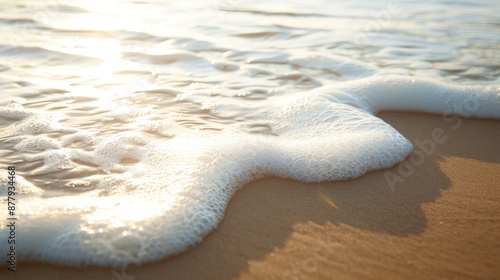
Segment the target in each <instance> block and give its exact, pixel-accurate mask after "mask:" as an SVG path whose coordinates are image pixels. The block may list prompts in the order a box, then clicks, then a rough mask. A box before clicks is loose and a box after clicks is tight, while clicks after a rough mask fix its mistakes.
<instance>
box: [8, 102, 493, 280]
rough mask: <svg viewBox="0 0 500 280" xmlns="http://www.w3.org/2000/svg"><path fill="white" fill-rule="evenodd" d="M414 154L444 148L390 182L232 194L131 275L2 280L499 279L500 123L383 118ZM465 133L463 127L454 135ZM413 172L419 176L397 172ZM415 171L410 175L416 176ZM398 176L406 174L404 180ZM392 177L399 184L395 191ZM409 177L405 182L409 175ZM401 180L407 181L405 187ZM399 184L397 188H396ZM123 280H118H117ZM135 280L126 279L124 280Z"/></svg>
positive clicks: (51, 268) (257, 187)
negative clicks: (173, 249)
mask: <svg viewBox="0 0 500 280" xmlns="http://www.w3.org/2000/svg"><path fill="white" fill-rule="evenodd" d="M379 116H380V117H381V118H382V119H383V120H385V121H386V122H387V123H389V124H390V125H392V126H394V127H395V128H396V129H397V130H398V131H400V132H401V133H402V134H403V135H404V136H405V137H406V138H408V139H409V140H411V142H412V143H413V144H414V145H415V140H418V141H421V142H423V141H424V140H425V139H432V134H433V131H434V130H435V129H442V130H443V132H444V133H443V134H442V135H441V139H444V138H446V139H445V140H444V141H443V142H442V143H436V147H435V151H433V152H432V153H430V154H429V155H427V154H424V155H425V158H424V160H423V163H421V164H420V165H418V164H417V165H416V164H415V163H420V161H416V160H415V159H416V158H413V161H410V159H412V155H414V154H415V152H416V151H418V150H419V148H418V147H415V149H414V152H413V154H412V155H410V156H409V157H408V158H407V159H405V160H404V161H403V162H401V163H399V164H397V165H396V166H394V167H392V168H390V169H388V170H379V171H372V172H369V173H368V174H366V175H364V176H361V177H360V178H357V179H353V180H344V181H337V182H324V183H317V184H306V183H301V182H296V181H290V180H285V179H280V178H266V179H263V180H259V181H256V182H252V183H250V184H248V185H246V186H244V187H242V188H241V189H240V190H238V191H237V192H236V195H235V196H234V197H233V198H232V199H231V201H230V203H229V205H228V208H227V209H226V213H225V216H224V218H223V220H222V222H221V223H220V224H219V225H218V227H217V228H216V229H215V230H214V231H212V232H211V233H210V234H208V235H207V236H206V237H205V238H204V239H203V240H202V241H201V242H200V243H198V244H196V245H195V246H193V247H192V248H190V249H189V250H188V251H186V252H184V253H182V254H180V255H177V256H172V257H168V258H166V259H163V260H161V261H158V262H153V263H146V264H142V265H139V266H135V265H132V266H128V267H126V268H125V269H124V270H122V269H114V271H113V269H111V268H98V267H84V268H73V267H63V266H58V265H52V264H46V263H38V262H36V263H26V262H20V263H19V264H18V268H17V270H18V271H17V272H15V273H12V272H8V271H7V269H6V268H5V267H4V269H3V270H2V271H1V272H0V277H1V278H2V279H129V280H132V279H136V280H140V279H368V278H369V279H404V278H413V279H495V278H498V277H500V267H499V266H498V263H500V216H499V213H500V204H499V203H498V201H500V190H499V189H498V187H499V183H500V149H499V148H498V139H500V122H498V121H491V120H476V119H464V118H459V119H457V120H460V122H454V123H450V122H446V121H445V120H444V119H443V117H441V116H437V115H425V114H414V113H397V112H388V113H382V114H380V115H379ZM458 123H459V125H457V124H458ZM402 165H404V166H406V167H408V166H413V167H414V170H413V171H412V172H410V171H407V170H408V168H406V169H402V168H401V166H402ZM410 170H411V168H410ZM402 171H403V173H401V172H402ZM387 172H392V173H391V174H393V175H395V176H401V177H402V178H404V182H397V183H396V184H395V185H394V186H393V188H392V189H391V187H390V186H389V183H388V181H387V174H388V173H387ZM405 172H406V173H405ZM403 175H405V176H406V177H404V176H403ZM391 178H392V177H391ZM119 277H121V278H119ZM127 277H128V278H127Z"/></svg>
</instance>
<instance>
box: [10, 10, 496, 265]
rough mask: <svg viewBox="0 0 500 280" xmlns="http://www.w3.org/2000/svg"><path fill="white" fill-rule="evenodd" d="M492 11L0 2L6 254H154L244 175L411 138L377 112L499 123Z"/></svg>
mask: <svg viewBox="0 0 500 280" xmlns="http://www.w3.org/2000/svg"><path fill="white" fill-rule="evenodd" d="M497 4H498V3H497V1H481V2H480V3H478V2H477V1H464V0H462V1H425V2H421V1H387V2H386V1H360V0H354V1H348V2H346V1H323V0H311V1H275V2H269V1H237V0H233V1H180V0H178V1H176V0H173V1H155V0H145V1H118V0H116V1H111V0H110V1H89V0H85V1H84V0H81V1H78V0H74V1H64V0H57V1H56V0H47V1H34V0H33V1H0V5H1V7H2V9H1V10H0V90H1V97H2V98H1V99H0V129H1V130H0V143H1V148H0V155H1V166H2V170H4V171H3V172H4V173H3V175H1V176H2V178H4V179H5V178H7V176H8V175H7V166H15V167H16V172H17V173H16V186H17V193H16V196H15V197H16V211H17V212H16V215H17V217H18V222H17V223H18V225H19V226H18V227H17V229H16V238H17V245H16V250H17V257H18V259H19V260H27V259H31V260H39V261H44V262H54V263H59V264H70V265H100V266H118V265H126V264H131V263H135V264H139V263H144V262H147V261H153V260H158V259H161V258H164V257H167V256H170V255H174V254H176V253H179V252H181V251H184V250H186V249H187V248H188V247H189V246H191V245H193V244H195V243H197V242H199V241H200V240H202V238H203V236H204V235H206V234H207V233H208V232H210V231H212V230H214V228H215V227H216V226H217V224H218V223H219V222H220V221H221V219H222V218H223V215H224V210H225V208H226V205H227V203H228V201H229V199H230V198H231V196H232V195H233V194H234V192H235V191H236V190H237V189H238V188H239V187H241V186H243V185H244V184H245V183H247V182H249V181H252V180H255V179H258V178H262V177H264V176H280V177H284V178H291V179H295V180H300V181H304V182H319V181H326V180H340V179H346V178H355V177H358V176H361V175H363V174H364V173H366V172H368V171H370V170H375V169H382V168H388V167H390V166H392V165H394V164H396V163H398V162H399V161H401V160H402V159H404V158H405V157H406V156H407V155H408V154H409V153H410V152H411V151H412V148H413V147H412V144H411V143H410V142H409V141H408V140H407V139H406V138H405V137H404V136H402V135H401V134H400V133H399V132H398V131H397V130H395V129H394V128H393V127H391V126H390V125H388V124H387V123H385V122H384V121H383V120H381V119H379V118H377V117H376V113H377V112H379V111H381V110H399V111H422V112H431V113H438V114H458V115H463V116H467V117H480V118H500V87H499V85H500V83H499V76H500V50H499V48H498V46H499V45H498V44H499V39H500V35H499V34H500V15H499V14H498V12H497V10H498V9H497ZM463 108H468V110H464V109H463ZM4 179H2V183H1V184H2V186H1V189H0V197H1V200H2V205H4V206H5V207H4V206H2V207H4V209H2V210H1V211H0V220H1V221H2V223H0V224H1V225H0V244H3V245H1V246H2V247H5V246H7V245H6V244H7V237H8V236H9V232H10V230H9V228H8V227H7V226H6V223H4V221H6V220H7V217H8V213H7V211H6V209H7V208H6V205H7V196H8V193H7V186H8V184H7V183H6V180H4ZM4 210H5V211H4ZM2 252H3V251H2ZM2 255H5V254H2ZM4 257H5V256H4ZM2 264H3V265H5V262H2Z"/></svg>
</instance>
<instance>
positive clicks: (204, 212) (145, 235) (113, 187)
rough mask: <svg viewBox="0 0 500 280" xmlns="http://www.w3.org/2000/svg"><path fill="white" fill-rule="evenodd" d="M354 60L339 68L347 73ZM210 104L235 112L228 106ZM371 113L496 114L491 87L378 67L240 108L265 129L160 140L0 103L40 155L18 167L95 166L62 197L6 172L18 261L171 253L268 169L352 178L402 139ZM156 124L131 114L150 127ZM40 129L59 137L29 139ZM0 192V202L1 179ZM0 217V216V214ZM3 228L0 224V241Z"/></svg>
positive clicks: (25, 147) (101, 261)
mask: <svg viewBox="0 0 500 280" xmlns="http://www.w3.org/2000/svg"><path fill="white" fill-rule="evenodd" d="M287 59H290V58H287ZM316 59H317V58H316ZM292 61H294V63H297V64H298V63H300V64H304V63H306V62H304V61H303V59H297V58H292ZM315 63H316V62H315ZM330 63H334V62H332V61H330ZM319 65H321V64H319ZM344 65H346V64H344ZM360 67H361V68H362V66H360V65H359V64H357V63H351V64H348V65H347V66H346V68H345V69H346V71H348V72H349V73H351V72H352V71H354V72H356V73H359V71H361V70H360V69H361V68H360ZM341 69H342V68H341ZM365 70H366V71H371V70H370V69H369V68H366V69H365ZM365 70H363V71H362V72H366V71H365ZM217 110H218V111H219V112H221V113H224V112H230V111H232V110H238V104H236V103H234V104H232V103H230V102H229V103H228V102H226V103H224V104H219V105H217ZM381 110H401V111H408V110H410V111H423V112H432V113H438V114H451V113H453V114H459V115H464V116H474V117H481V118H500V91H499V88H498V87H481V86H457V85H450V84H445V83H440V82H436V81H431V80H425V79H418V78H413V77H401V76H382V75H378V76H371V77H368V78H364V79H358V80H353V81H345V82H339V83H336V84H333V85H327V86H323V87H320V88H317V89H314V90H310V91H305V92H298V93H295V94H290V95H286V96H283V95H280V96H274V97H270V98H268V99H267V100H265V101H262V102H261V103H259V106H255V107H254V108H252V109H250V110H246V111H242V112H241V113H242V114H246V116H247V117H248V118H251V119H258V120H259V123H260V124H262V125H265V126H267V127H268V133H265V134H249V133H244V132H241V131H240V132H227V131H226V132H224V131H223V132H220V133H207V132H203V131H190V132H187V133H184V134H179V135H175V136H172V137H169V138H152V137H148V136H146V135H145V134H144V133H143V131H144V125H142V126H140V127H138V128H137V129H135V130H134V129H132V130H130V131H124V132H119V133H115V134H111V135H95V134H94V133H92V132H91V131H86V130H85V129H74V128H68V127H66V126H64V124H63V123H61V121H62V120H64V119H65V118H64V116H61V115H59V114H55V113H47V112H39V111H36V110H29V109H25V108H24V107H23V106H22V105H20V104H17V105H16V106H9V107H4V108H0V116H1V117H3V118H5V119H9V120H11V121H13V123H12V124H11V125H10V126H8V127H7V128H6V130H5V131H6V133H7V134H8V135H9V137H8V138H7V142H8V141H11V142H14V144H15V146H14V149H17V150H19V151H37V152H38V153H37V154H36V155H35V156H26V157H25V158H24V160H25V161H27V162H30V161H37V160H41V161H42V162H43V163H42V165H41V166H39V167H37V168H36V169H34V171H32V173H31V174H28V175H37V174H46V173H50V172H55V171H62V170H70V169H74V168H75V167H76V166H77V164H76V163H78V165H80V164H83V165H88V166H94V167H97V168H99V169H101V170H102V171H104V173H103V174H97V175H92V176H87V177H83V178H79V179H75V180H73V181H71V182H69V183H67V184H66V185H65V187H68V188H83V189H86V191H83V192H81V193H77V194H76V195H72V196H50V195H45V191H44V190H43V189H41V188H39V187H37V186H35V185H34V184H32V183H30V182H28V181H27V180H26V179H24V178H23V176H22V175H21V174H18V175H17V187H18V194H17V197H18V203H19V208H18V216H19V225H20V226H19V227H18V228H17V238H18V241H19V242H18V243H19V245H18V247H17V248H18V249H17V250H18V252H19V253H18V257H19V258H20V259H35V260H43V261H49V262H56V263H63V264H70V265H99V266H119V265H127V264H132V263H134V264H139V263H144V262H148V261H154V260H158V259H161V258H164V257H166V256H169V255H174V254H176V253H179V252H182V251H184V250H186V249H187V248H188V247H189V246H191V245H193V244H195V243H197V242H199V241H200V240H201V239H202V238H203V236H204V235H206V234H207V233H209V232H210V231H212V230H213V229H214V228H215V227H216V226H217V224H218V223H219V222H220V221H221V219H222V218H223V213H224V210H225V208H226V206H227V204H228V201H229V199H230V198H231V196H232V195H233V194H234V192H235V191H236V190H237V189H238V188H239V187H241V186H243V185H244V184H245V183H247V182H250V181H252V180H255V179H258V178H262V177H264V176H268V175H272V176H280V177H283V178H291V179H295V180H300V181H304V182H320V181H326V180H340V179H347V178H355V177H358V176H361V175H363V174H364V173H366V172H367V171H369V170H375V169H381V168H388V167H390V166H393V165H394V164H396V163H398V162H399V161H401V160H403V159H404V158H405V157H406V156H407V155H408V154H409V153H410V152H411V151H412V144H411V143H410V141H408V140H407V139H406V138H405V137H404V136H402V135H401V134H400V133H399V132H398V131H396V130H395V129H394V128H393V127H391V126H390V125H388V124H387V123H385V122H384V121H383V120H381V119H380V118H377V117H376V116H375V115H374V114H375V113H376V112H378V111H381ZM141 116H144V115H141ZM127 120H128V119H127ZM158 122H161V121H158V120H149V121H148V119H147V118H146V119H144V120H142V123H143V124H144V123H146V124H147V123H150V124H151V125H149V126H151V127H153V128H154V127H156V126H157V125H153V124H157V123H158ZM160 127H161V130H164V129H166V128H168V125H167V126H165V125H160ZM153 130H154V129H153ZM44 132H46V133H59V134H60V135H62V136H61V137H58V138H55V139H54V138H47V137H44V136H40V135H39V134H40V133H44ZM162 134H163V135H165V134H164V133H162ZM82 143H83V144H82ZM84 144H85V145H84ZM87 146H90V147H91V148H85V149H84V148H82V147H87ZM3 184H5V183H3ZM1 190H2V193H1V195H2V199H3V200H6V195H7V194H6V191H5V190H6V187H5V186H3V187H2V188H1ZM0 218H1V219H2V220H5V219H6V213H5V212H4V211H2V213H1V216H0ZM7 236H8V229H7V227H6V226H5V225H1V226H0V243H1V244H6V237H7Z"/></svg>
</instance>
